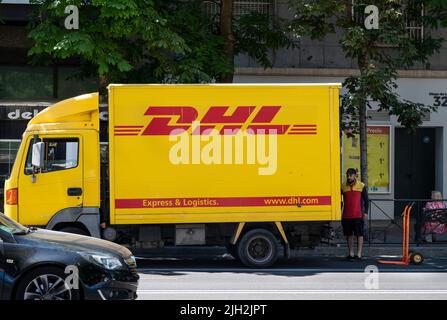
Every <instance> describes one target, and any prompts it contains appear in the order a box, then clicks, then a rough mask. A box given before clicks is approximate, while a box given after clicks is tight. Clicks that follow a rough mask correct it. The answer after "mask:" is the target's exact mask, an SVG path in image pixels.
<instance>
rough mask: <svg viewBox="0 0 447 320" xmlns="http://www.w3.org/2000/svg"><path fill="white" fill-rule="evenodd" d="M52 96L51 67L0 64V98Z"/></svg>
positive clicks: (19, 98) (45, 97)
mask: <svg viewBox="0 0 447 320" xmlns="http://www.w3.org/2000/svg"><path fill="white" fill-rule="evenodd" d="M51 98H53V69H52V68H51V67H33V66H10V65H9V66H4V65H0V99H12V100H21V99H31V100H36V99H51Z"/></svg>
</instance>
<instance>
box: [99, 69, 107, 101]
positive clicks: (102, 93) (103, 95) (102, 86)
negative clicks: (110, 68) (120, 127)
mask: <svg viewBox="0 0 447 320" xmlns="http://www.w3.org/2000/svg"><path fill="white" fill-rule="evenodd" d="M108 85H109V84H108V81H107V77H106V76H99V103H100V104H104V103H107V98H108V97H107V94H108V92H107V86H108Z"/></svg>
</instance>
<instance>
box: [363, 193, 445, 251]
mask: <svg viewBox="0 0 447 320" xmlns="http://www.w3.org/2000/svg"><path fill="white" fill-rule="evenodd" d="M438 201H439V202H444V203H445V204H447V199H440V200H433V199H370V200H369V210H368V216H369V219H368V222H367V226H368V228H367V237H366V239H365V240H366V241H367V242H368V243H369V245H371V244H373V243H376V244H377V243H384V244H397V243H401V241H402V237H401V232H402V218H401V214H402V212H403V210H404V207H405V206H406V205H410V204H413V208H412V211H411V217H410V221H411V225H412V228H411V231H410V239H411V242H412V243H415V244H417V245H420V244H421V243H423V241H424V236H425V235H426V234H425V233H424V224H425V223H427V222H429V220H427V219H429V218H430V217H431V214H433V213H435V214H437V216H436V219H437V221H441V222H442V223H445V222H446V219H447V208H446V209H435V210H433V209H432V210H425V209H424V208H425V206H426V204H427V202H438ZM390 202H391V203H392V206H390ZM373 210H374V211H376V212H379V213H381V214H382V215H383V216H384V217H385V218H386V219H385V220H381V222H382V224H381V225H380V226H378V221H377V220H373V219H371V214H372V211H373ZM440 219H441V220H440ZM384 221H385V222H384ZM386 221H388V222H386ZM434 223H436V222H434ZM393 229H394V230H393ZM393 232H394V233H393ZM389 234H391V235H392V237H391V239H389V237H388V235H389ZM380 235H381V237H380V238H379V236H380ZM436 243H439V244H447V241H438V242H436Z"/></svg>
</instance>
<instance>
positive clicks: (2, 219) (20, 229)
mask: <svg viewBox="0 0 447 320" xmlns="http://www.w3.org/2000/svg"><path fill="white" fill-rule="evenodd" d="M0 229H1V230H3V231H5V232H7V233H11V234H17V233H27V232H28V228H26V227H24V226H22V225H21V224H18V223H17V222H15V221H13V220H11V219H9V218H8V217H7V216H5V215H4V214H3V213H0Z"/></svg>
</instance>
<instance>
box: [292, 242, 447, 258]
mask: <svg viewBox="0 0 447 320" xmlns="http://www.w3.org/2000/svg"><path fill="white" fill-rule="evenodd" d="M354 248H356V246H355V245H354ZM347 250H348V249H347V247H346V246H338V247H316V248H315V249H301V250H300V249H298V250H291V257H300V256H346V253H347ZM410 251H417V252H420V253H422V255H423V256H424V257H436V258H439V257H446V258H447V247H445V246H443V247H426V246H419V247H417V246H414V247H411V246H410ZM363 254H364V255H365V256H370V257H371V256H388V255H389V256H401V255H402V247H401V246H381V247H378V246H371V247H369V246H368V245H367V246H364V247H363Z"/></svg>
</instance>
